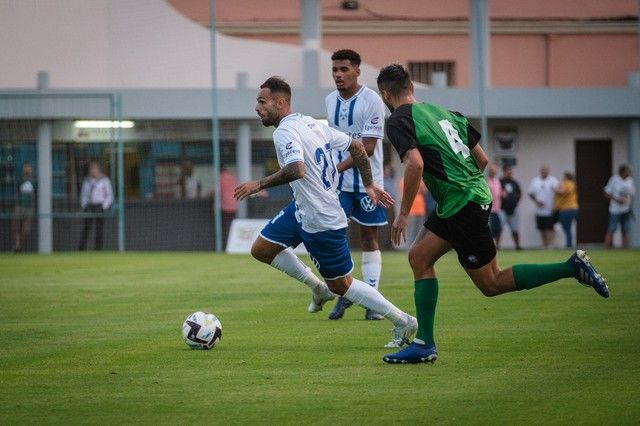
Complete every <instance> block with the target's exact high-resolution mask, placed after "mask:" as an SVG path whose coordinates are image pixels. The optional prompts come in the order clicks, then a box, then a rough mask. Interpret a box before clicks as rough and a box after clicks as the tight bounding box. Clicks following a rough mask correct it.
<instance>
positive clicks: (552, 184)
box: [527, 165, 559, 249]
mask: <svg viewBox="0 0 640 426" xmlns="http://www.w3.org/2000/svg"><path fill="white" fill-rule="evenodd" d="M558 183H559V182H558V179H557V178H556V177H554V176H551V175H550V174H549V166H547V165H543V166H542V167H540V175H539V176H536V177H534V178H533V179H532V180H531V183H530V184H529V190H528V191H527V192H528V193H529V197H530V198H531V200H532V201H533V202H534V203H535V205H536V227H537V228H538V231H540V237H541V239H542V246H543V247H544V248H546V249H549V248H553V241H554V240H555V236H556V233H555V231H554V229H553V225H554V219H553V207H554V201H555V194H556V193H555V190H556V188H557V187H558Z"/></svg>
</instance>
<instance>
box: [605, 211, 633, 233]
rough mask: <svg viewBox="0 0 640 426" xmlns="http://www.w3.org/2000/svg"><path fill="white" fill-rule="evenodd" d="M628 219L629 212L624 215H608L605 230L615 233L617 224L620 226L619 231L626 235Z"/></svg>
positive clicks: (629, 216) (628, 225) (628, 226)
mask: <svg viewBox="0 0 640 426" xmlns="http://www.w3.org/2000/svg"><path fill="white" fill-rule="evenodd" d="M630 219H631V212H630V211H628V212H625V213H609V224H608V225H607V230H608V231H609V232H611V233H614V232H616V229H618V224H620V231H622V233H623V234H628V233H629V230H630V229H629V228H630V225H631V223H630V222H631V221H630Z"/></svg>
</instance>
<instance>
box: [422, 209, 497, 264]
mask: <svg viewBox="0 0 640 426" xmlns="http://www.w3.org/2000/svg"><path fill="white" fill-rule="evenodd" d="M490 211H491V205H490V204H489V205H484V206H481V205H480V204H476V203H468V204H467V205H466V206H464V207H463V208H462V210H460V211H459V212H458V213H456V214H454V215H453V216H451V217H447V218H441V217H438V215H437V214H430V215H429V218H428V219H427V223H425V225H424V226H425V227H426V228H427V229H428V230H429V231H431V232H433V233H434V234H436V235H437V236H438V237H440V238H442V239H443V240H446V241H447V242H448V243H449V244H451V246H452V247H453V249H454V250H455V251H456V253H458V261H459V262H460V264H461V265H462V266H463V267H465V268H467V269H478V268H482V267H483V266H485V265H487V264H488V263H489V262H491V261H492V260H493V258H494V257H496V245H495V244H494V242H493V237H492V236H491V229H489V212H490Z"/></svg>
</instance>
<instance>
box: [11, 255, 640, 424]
mask: <svg viewBox="0 0 640 426" xmlns="http://www.w3.org/2000/svg"><path fill="white" fill-rule="evenodd" d="M590 254H591V255H592V257H593V258H594V264H595V265H596V267H598V268H599V270H600V271H601V272H602V273H603V274H604V275H605V276H606V277H607V278H608V280H609V283H610V288H611V298H610V299H608V300H604V299H602V298H600V297H599V296H597V295H596V294H595V292H593V291H592V290H591V289H587V288H584V287H582V286H579V285H577V284H576V283H575V281H573V280H563V281H560V282H558V283H554V284H551V285H548V286H545V287H542V288H539V289H536V290H532V291H528V292H521V293H517V294H515V293H514V294H508V295H503V296H500V297H497V298H491V299H490V298H485V297H483V296H482V295H481V294H480V292H479V291H477V290H476V289H475V287H474V286H473V284H471V283H470V281H469V280H468V279H467V277H466V275H464V272H463V271H462V270H461V269H460V268H459V267H458V265H457V263H456V261H455V258H454V256H452V255H451V254H449V255H447V256H445V258H443V259H442V261H441V265H440V267H439V269H438V273H439V278H440V297H439V304H438V312H437V317H436V328H437V330H436V339H437V342H438V348H439V355H440V358H439V359H438V361H437V363H436V364H434V365H387V364H384V363H383V362H382V361H381V357H382V355H383V354H385V353H387V352H388V350H386V349H384V348H383V347H382V346H383V345H384V344H385V343H386V342H387V341H388V340H389V339H390V332H389V330H390V328H391V326H390V323H388V322H387V321H375V322H370V321H364V319H363V316H364V310H363V309H361V308H358V307H353V308H351V309H350V310H349V311H347V314H346V315H345V318H343V319H342V320H340V321H328V320H327V319H326V314H327V310H328V308H325V311H323V312H320V313H318V314H315V315H310V314H308V313H307V312H306V307H307V304H308V303H309V296H308V293H307V291H306V288H304V287H303V286H302V285H301V284H298V283H297V282H295V281H293V280H292V279H290V278H288V277H285V276H284V275H281V274H280V273H278V272H277V271H275V270H272V269H271V268H269V267H267V266H265V265H262V264H259V263H258V262H256V261H253V260H252V259H250V258H249V257H248V256H229V255H214V254H209V253H127V254H118V253H100V254H92V253H82V254H75V253H74V254H55V255H51V256H38V255H16V256H10V255H2V256H0V424H3V425H13V424H26V423H29V424H42V423H45V424H52V423H55V424H77V423H83V424H87V423H89V424H134V423H141V424H196V423H198V424H247V423H253V424H350V425H360V424H491V425H495V424H638V423H640V402H639V401H640V326H639V324H640V253H639V252H638V251H626V252H625V251H606V252H605V251H593V252H592V253H590ZM568 255H569V252H565V251H556V252H541V251H524V252H503V253H501V254H500V257H501V263H502V264H504V265H506V264H511V263H515V262H549V261H555V260H558V259H565V258H566V257H567V256H568ZM354 259H355V260H356V261H357V260H358V259H359V253H355V254H354ZM383 262H384V266H383V276H382V290H383V292H384V293H385V295H386V296H387V297H388V298H389V299H390V300H392V301H393V302H394V303H396V304H397V305H398V306H399V307H400V308H402V309H405V310H408V311H409V312H411V313H414V307H413V284H412V282H413V281H412V279H411V275H410V271H409V268H408V265H407V262H406V258H405V254H404V253H397V252H395V253H385V254H384V255H383ZM356 271H359V267H357V269H356ZM195 310H208V311H211V312H214V313H215V314H216V315H218V316H219V318H220V319H221V321H222V324H223V326H224V334H223V340H222V342H221V343H220V345H219V346H218V347H216V348H214V349H213V350H211V351H196V350H190V349H189V348H188V347H187V346H186V345H185V344H184V343H183V341H182V339H181V336H180V328H181V325H182V321H183V320H184V318H185V317H186V316H187V314H189V313H190V312H192V311H195Z"/></svg>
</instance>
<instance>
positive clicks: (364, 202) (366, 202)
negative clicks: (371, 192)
mask: <svg viewBox="0 0 640 426" xmlns="http://www.w3.org/2000/svg"><path fill="white" fill-rule="evenodd" d="M360 207H362V210H364V211H365V212H372V211H374V210H375V209H376V205H375V204H374V203H373V201H371V198H369V196H368V195H367V196H364V197H362V199H361V200H360Z"/></svg>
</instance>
